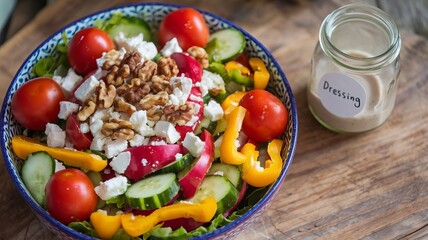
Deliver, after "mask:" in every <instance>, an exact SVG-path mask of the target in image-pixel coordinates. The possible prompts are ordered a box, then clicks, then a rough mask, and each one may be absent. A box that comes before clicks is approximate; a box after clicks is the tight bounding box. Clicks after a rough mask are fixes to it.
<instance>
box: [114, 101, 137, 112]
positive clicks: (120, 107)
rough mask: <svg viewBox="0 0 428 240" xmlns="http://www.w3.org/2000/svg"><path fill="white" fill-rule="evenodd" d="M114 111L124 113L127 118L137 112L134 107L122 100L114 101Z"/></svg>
mask: <svg viewBox="0 0 428 240" xmlns="http://www.w3.org/2000/svg"><path fill="white" fill-rule="evenodd" d="M114 109H115V110H116V111H117V112H126V113H127V114H128V115H129V116H131V115H132V114H133V113H134V112H135V111H137V109H136V108H135V106H134V105H132V104H129V103H127V102H125V100H123V98H118V99H116V101H115V106H114Z"/></svg>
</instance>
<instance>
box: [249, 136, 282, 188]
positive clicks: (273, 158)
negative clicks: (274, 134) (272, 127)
mask: <svg viewBox="0 0 428 240" xmlns="http://www.w3.org/2000/svg"><path fill="white" fill-rule="evenodd" d="M281 148H282V141H281V140H278V139H274V140H272V141H271V142H270V143H269V144H268V147H267V152H268V155H269V157H270V159H266V161H265V166H264V168H263V167H262V166H261V165H260V162H259V161H258V160H257V158H258V157H259V151H256V150H255V149H256V146H254V145H253V144H251V143H247V144H245V145H244V147H243V148H242V150H241V151H242V153H243V154H245V155H247V156H251V157H249V158H248V159H247V161H246V162H244V164H242V179H243V180H244V181H245V182H247V183H248V184H250V185H251V186H254V187H264V186H267V185H269V184H271V183H273V182H275V180H276V179H277V178H278V177H279V175H280V174H281V170H282V158H281Z"/></svg>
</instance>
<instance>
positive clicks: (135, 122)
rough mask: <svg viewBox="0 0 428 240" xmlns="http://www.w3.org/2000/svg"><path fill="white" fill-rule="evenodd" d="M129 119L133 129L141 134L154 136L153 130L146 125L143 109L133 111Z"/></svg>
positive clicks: (145, 113)
mask: <svg viewBox="0 0 428 240" xmlns="http://www.w3.org/2000/svg"><path fill="white" fill-rule="evenodd" d="M129 121H130V122H131V123H132V128H133V129H135V130H136V131H137V132H138V133H139V134H141V136H143V137H147V136H154V135H155V131H154V130H153V128H152V127H150V126H148V125H147V123H148V121H147V112H146V111H144V110H139V111H136V112H134V113H133V114H132V115H131V117H130V118H129Z"/></svg>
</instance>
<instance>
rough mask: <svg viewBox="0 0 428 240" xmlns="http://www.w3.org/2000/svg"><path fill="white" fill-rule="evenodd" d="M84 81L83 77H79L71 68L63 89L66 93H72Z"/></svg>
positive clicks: (63, 83)
mask: <svg viewBox="0 0 428 240" xmlns="http://www.w3.org/2000/svg"><path fill="white" fill-rule="evenodd" d="M81 80H82V77H81V76H79V75H78V74H77V73H76V72H75V71H74V70H73V68H69V69H68V72H67V76H65V77H64V79H63V80H62V83H61V87H62V88H63V89H64V91H65V92H66V93H69V92H71V90H73V89H74V88H75V87H76V85H77V84H78V83H79V82H80V81H81Z"/></svg>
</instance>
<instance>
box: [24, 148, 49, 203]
mask: <svg viewBox="0 0 428 240" xmlns="http://www.w3.org/2000/svg"><path fill="white" fill-rule="evenodd" d="M54 172H55V160H54V159H53V158H52V156H51V155H49V154H48V153H47V152H35V153H32V154H30V155H28V157H27V160H25V162H24V165H23V166H22V181H23V182H24V184H25V186H26V187H27V189H28V191H29V192H30V194H31V196H33V198H34V200H36V202H37V203H38V204H40V205H41V206H44V205H45V198H46V194H45V188H46V184H47V183H48V181H49V178H50V177H51V176H52V174H54Z"/></svg>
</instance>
